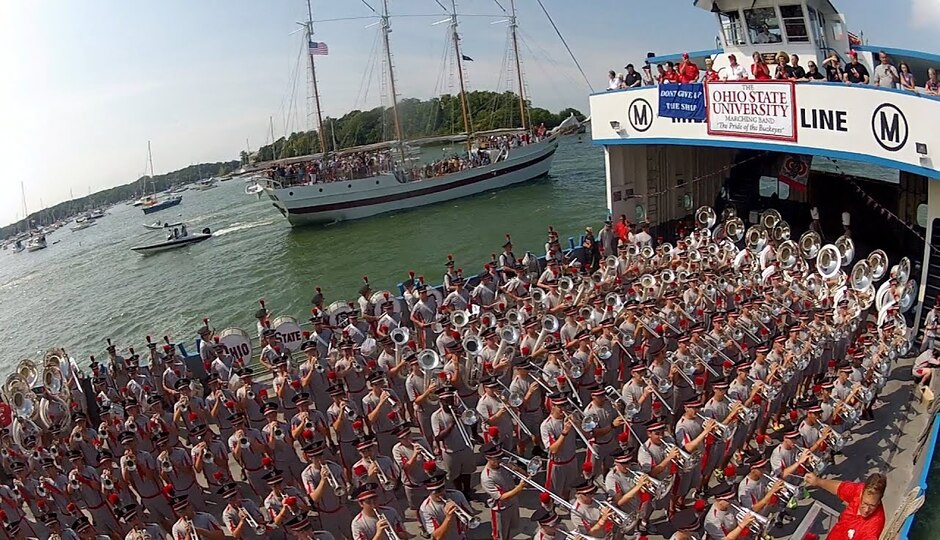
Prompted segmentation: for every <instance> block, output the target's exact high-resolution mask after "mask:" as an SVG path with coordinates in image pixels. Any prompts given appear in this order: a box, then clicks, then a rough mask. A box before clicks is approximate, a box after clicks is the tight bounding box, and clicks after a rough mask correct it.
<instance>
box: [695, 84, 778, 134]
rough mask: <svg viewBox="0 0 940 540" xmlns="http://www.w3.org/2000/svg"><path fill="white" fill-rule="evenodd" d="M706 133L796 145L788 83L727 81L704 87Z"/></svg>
mask: <svg viewBox="0 0 940 540" xmlns="http://www.w3.org/2000/svg"><path fill="white" fill-rule="evenodd" d="M705 95H706V98H707V108H708V134H709V135H729V136H734V137H753V138H756V139H769V140H773V141H791V142H796V104H795V103H794V91H793V83H792V82H790V81H760V82H757V81H727V82H724V81H723V82H714V83H708V84H706V86H705Z"/></svg>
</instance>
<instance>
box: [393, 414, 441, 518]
mask: <svg viewBox="0 0 940 540" xmlns="http://www.w3.org/2000/svg"><path fill="white" fill-rule="evenodd" d="M412 427H413V426H412V424H411V423H409V422H403V423H402V424H401V425H399V426H398V427H396V428H395V430H394V432H393V433H394V435H395V436H396V437H397V438H398V442H397V443H396V444H395V446H394V447H393V448H392V459H393V460H394V461H395V463H397V464H398V467H399V468H400V469H401V484H402V486H404V488H405V499H407V500H408V507H409V508H411V509H412V510H417V509H418V507H419V506H420V505H421V502H422V501H424V498H425V497H427V496H428V494H427V490H426V489H425V488H424V481H425V480H427V479H428V475H429V473H434V472H436V471H437V464H436V462H435V460H433V459H432V460H429V458H432V457H434V452H433V451H432V450H431V445H429V444H428V442H427V440H426V439H425V438H424V437H420V436H419V437H414V436H413V435H412V434H411V428H412ZM426 454H430V455H429V456H428V455H426Z"/></svg>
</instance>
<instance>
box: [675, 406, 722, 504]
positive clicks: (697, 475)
mask: <svg viewBox="0 0 940 540" xmlns="http://www.w3.org/2000/svg"><path fill="white" fill-rule="evenodd" d="M701 406H702V400H701V398H699V397H693V398H692V399H690V400H688V401H686V402H685V403H684V404H683V408H684V413H683V415H682V417H681V418H679V420H678V421H677V422H676V429H675V434H676V441H677V442H678V443H679V444H681V445H682V448H683V450H685V451H686V452H688V453H689V454H692V455H695V456H696V458H699V457H700V456H701V455H702V454H705V457H706V459H703V460H702V462H704V463H707V462H708V459H707V457H708V454H709V453H710V452H711V450H712V448H711V447H712V446H713V444H714V443H712V444H709V443H710V437H709V435H711V434H712V433H713V432H714V430H715V428H716V426H717V425H718V423H717V421H716V420H714V419H713V418H708V419H706V420H704V421H703V420H702V419H700V418H699V416H698V410H699V408H700V407H701ZM700 450H701V451H700ZM707 484H708V478H705V477H703V471H702V468H701V467H698V466H696V467H694V468H692V470H691V471H683V472H682V473H681V474H680V475H679V489H678V491H677V493H676V499H675V503H676V504H677V505H678V506H681V503H682V500H683V499H684V498H685V495H686V493H688V491H689V489H692V490H694V494H693V497H694V496H695V494H697V493H698V492H700V491H702V490H703V489H704V488H705V487H707Z"/></svg>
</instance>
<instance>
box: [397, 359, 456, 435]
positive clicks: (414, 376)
mask: <svg viewBox="0 0 940 540" xmlns="http://www.w3.org/2000/svg"><path fill="white" fill-rule="evenodd" d="M402 359H403V361H405V362H407V363H408V366H409V370H410V371H409V373H408V376H407V377H406V378H405V395H406V396H407V397H408V401H409V402H410V403H411V404H412V406H413V407H414V416H415V422H416V423H417V424H418V428H419V429H420V431H421V433H422V435H424V438H425V439H428V440H433V438H434V437H433V433H432V431H431V416H432V415H433V414H434V406H433V405H432V404H431V400H433V399H434V398H436V397H437V394H436V392H437V386H438V379H437V377H431V378H430V379H429V380H427V381H425V373H424V371H423V370H422V369H421V366H420V364H418V355H417V353H416V352H414V351H413V350H412V349H410V348H409V349H408V350H407V351H405V353H404V354H403V355H402ZM445 377H446V374H445ZM426 382H427V384H426Z"/></svg>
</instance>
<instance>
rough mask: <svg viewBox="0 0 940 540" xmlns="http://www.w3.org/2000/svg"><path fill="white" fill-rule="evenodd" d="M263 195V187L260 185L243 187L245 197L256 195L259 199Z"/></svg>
mask: <svg viewBox="0 0 940 540" xmlns="http://www.w3.org/2000/svg"><path fill="white" fill-rule="evenodd" d="M263 194H264V186H262V185H260V184H248V185H247V186H245V195H257V196H258V198H259V199H260V198H261V195H263Z"/></svg>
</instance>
